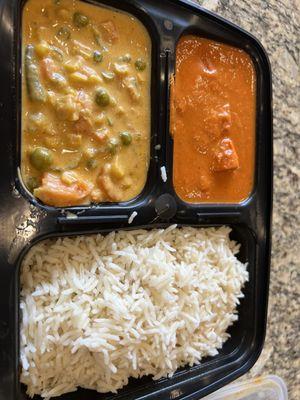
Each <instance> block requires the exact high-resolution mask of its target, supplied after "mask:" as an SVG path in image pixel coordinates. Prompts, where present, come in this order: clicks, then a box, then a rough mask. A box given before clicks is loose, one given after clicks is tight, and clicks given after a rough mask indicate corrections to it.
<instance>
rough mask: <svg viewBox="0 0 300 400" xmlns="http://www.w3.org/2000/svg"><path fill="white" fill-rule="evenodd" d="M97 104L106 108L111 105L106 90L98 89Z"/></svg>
mask: <svg viewBox="0 0 300 400" xmlns="http://www.w3.org/2000/svg"><path fill="white" fill-rule="evenodd" d="M95 102H96V103H97V104H98V106H101V107H106V106H108V105H109V103H110V96H109V94H108V93H107V91H106V90H105V89H98V90H97V91H96V95H95Z"/></svg>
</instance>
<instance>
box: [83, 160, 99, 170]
mask: <svg viewBox="0 0 300 400" xmlns="http://www.w3.org/2000/svg"><path fill="white" fill-rule="evenodd" d="M98 165H99V163H98V161H97V160H96V159H95V158H90V159H89V160H87V162H86V167H87V169H96V168H97V167H98Z"/></svg>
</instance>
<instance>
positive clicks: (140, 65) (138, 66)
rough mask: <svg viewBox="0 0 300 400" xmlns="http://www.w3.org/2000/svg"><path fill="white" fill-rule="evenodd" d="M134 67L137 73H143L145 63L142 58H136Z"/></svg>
mask: <svg viewBox="0 0 300 400" xmlns="http://www.w3.org/2000/svg"><path fill="white" fill-rule="evenodd" d="M134 65H135V68H136V69H137V70H138V71H144V70H145V69H146V62H145V61H144V60H143V59H142V58H138V59H137V60H136V62H135V63H134Z"/></svg>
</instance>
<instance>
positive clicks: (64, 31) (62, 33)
mask: <svg viewBox="0 0 300 400" xmlns="http://www.w3.org/2000/svg"><path fill="white" fill-rule="evenodd" d="M57 36H58V37H59V38H60V39H61V40H68V39H70V37H71V31H70V29H69V28H68V27H67V26H62V27H61V28H60V29H59V30H58V31H57Z"/></svg>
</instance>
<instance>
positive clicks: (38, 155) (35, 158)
mask: <svg viewBox="0 0 300 400" xmlns="http://www.w3.org/2000/svg"><path fill="white" fill-rule="evenodd" d="M30 162H31V164H32V165H33V166H34V168H36V169H38V170H39V171H45V170H46V169H48V168H49V167H50V165H51V164H52V162H53V156H52V152H51V151H50V150H49V149H47V148H46V147H36V148H35V149H34V150H33V151H32V152H31V154H30Z"/></svg>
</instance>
